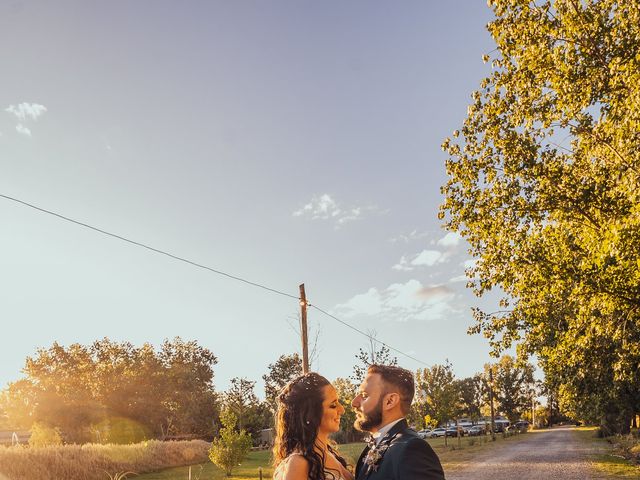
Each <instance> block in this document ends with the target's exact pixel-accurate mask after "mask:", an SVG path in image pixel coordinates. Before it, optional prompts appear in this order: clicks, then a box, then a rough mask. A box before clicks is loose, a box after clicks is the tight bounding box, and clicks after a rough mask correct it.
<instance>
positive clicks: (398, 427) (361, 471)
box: [356, 418, 409, 480]
mask: <svg viewBox="0 0 640 480" xmlns="http://www.w3.org/2000/svg"><path fill="white" fill-rule="evenodd" d="M407 428H409V425H408V423H407V420H406V419H404V418H403V419H402V420H400V421H399V422H398V423H396V424H395V425H394V426H393V427H391V429H390V430H389V431H388V432H387V433H386V434H385V436H384V437H382V438H381V439H380V442H379V443H378V445H379V446H381V445H382V444H383V443H387V442H389V444H391V443H393V437H394V436H395V435H396V434H398V433H399V432H401V431H403V430H406V429H407ZM369 450H370V448H369V446H367V447H366V448H365V449H364V450H363V451H362V453H361V454H360V458H359V459H358V463H357V465H356V480H363V479H365V478H367V477H368V476H369V474H373V475H375V472H372V470H371V469H370V468H369V465H365V463H364V459H365V457H366V456H367V453H369ZM382 462H384V456H383V457H382V459H381V460H380V464H382Z"/></svg>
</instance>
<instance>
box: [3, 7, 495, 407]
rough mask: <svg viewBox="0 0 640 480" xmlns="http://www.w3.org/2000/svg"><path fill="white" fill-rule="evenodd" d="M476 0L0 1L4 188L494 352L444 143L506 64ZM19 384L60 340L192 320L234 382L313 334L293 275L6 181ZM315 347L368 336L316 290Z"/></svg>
mask: <svg viewBox="0 0 640 480" xmlns="http://www.w3.org/2000/svg"><path fill="white" fill-rule="evenodd" d="M490 20H491V11H490V10H489V9H488V7H487V6H486V3H485V2H471V1H452V2H436V1H423V0H421V1H403V2H382V1H351V2H342V1H325V2H311V1H300V0H296V1H285V0H274V1H271V2H264V1H249V0H246V1H230V0H229V1H190V2H176V1H164V0H153V1H151V0H145V1H143V0H141V1H136V2H131V1H109V2H86V1H80V0H77V1H59V2H48V1H12V0H3V1H0V58H2V66H1V67H0V71H1V72H2V75H1V77H0V78H1V79H2V80H1V85H2V88H0V195H5V196H9V197H12V198H15V199H19V200H21V201H24V202H28V203H30V204H33V205H36V206H38V207H41V208H43V209H47V210H50V211H52V212H55V213H58V214H60V215H64V216H66V217H69V218H72V219H74V220H77V221H79V222H83V223H86V224H89V225H92V226H94V227H97V228H100V229H102V230H105V231H108V232H111V233H114V234H117V235H120V236H122V237H126V238H128V239H131V240H133V241H136V242H140V243H143V244H145V245H149V246H151V247H153V248H156V249H159V250H163V251H166V252H169V253H171V254H173V255H176V256H179V257H183V258H186V259H188V260H190V261H193V262H196V263H199V264H201V265H205V266H207V267H210V268H212V269H215V270H219V271H223V272H226V273H228V274H230V275H233V276H237V277H242V278H245V279H247V280H250V281H251V282H255V283H259V284H262V285H265V286H267V287H269V288H272V289H275V290H278V291H280V292H285V293H287V294H290V295H292V296H293V297H296V296H297V295H298V285H299V284H301V283H304V284H305V287H306V293H307V298H308V300H309V302H310V303H311V304H313V305H317V306H318V307H320V308H321V309H322V310H325V311H327V312H329V313H331V314H332V315H334V316H335V317H337V318H339V319H340V320H342V321H343V322H346V323H348V324H349V325H351V326H353V327H354V328H356V329H359V330H361V331H364V332H375V334H376V336H377V338H378V339H379V340H381V341H384V342H385V343H387V344H389V345H390V346H392V347H393V348H395V349H397V350H399V351H401V352H403V353H405V354H407V355H409V356H411V357H413V358H409V357H406V356H403V355H401V354H397V356H398V361H399V363H400V364H401V365H402V366H404V367H406V368H409V369H411V370H416V369H417V368H424V367H428V366H431V365H433V364H437V363H439V364H442V363H444V362H445V361H450V362H451V363H452V364H453V368H454V371H455V373H456V375H458V376H459V377H465V376H469V375H472V374H474V373H475V372H479V371H481V370H482V367H483V364H484V363H485V362H487V361H489V359H490V358H489V356H488V352H489V346H488V344H487V341H486V340H485V339H484V338H483V337H482V336H481V335H474V336H470V335H467V333H466V331H467V328H468V327H469V326H471V325H473V318H472V315H471V308H472V307H473V306H481V307H483V308H485V309H487V310H489V311H491V310H492V309H494V307H495V306H496V304H497V297H488V298H485V299H478V298H476V297H474V296H473V294H472V292H470V291H469V290H468V289H466V288H465V283H466V282H465V278H464V271H465V266H467V267H468V266H469V265H470V263H469V262H472V261H473V260H472V259H471V257H470V256H469V255H468V254H467V248H468V246H467V245H466V243H465V241H464V240H462V239H461V238H460V237H459V236H458V235H457V234H454V233H448V232H446V231H445V230H443V229H442V226H441V223H440V222H439V220H438V219H437V212H438V207H439V205H440V204H441V203H442V200H443V199H442V196H441V193H440V186H441V185H442V184H443V183H444V182H445V181H446V172H445V168H444V162H445V160H446V156H445V154H444V153H443V152H442V150H441V148H440V145H441V144H442V141H443V139H444V138H445V137H446V136H448V135H450V134H451V132H453V130H455V129H457V128H460V126H461V124H462V121H463V120H464V118H465V116H466V110H467V105H468V104H469V103H471V97H470V95H471V93H472V91H473V90H474V89H476V88H478V86H479V83H480V81H481V79H482V78H483V77H485V76H487V75H489V74H490V66H489V65H487V64H484V63H483V61H482V55H483V54H485V53H488V52H490V51H492V50H493V49H494V48H495V46H494V44H493V42H492V39H491V37H490V35H489V34H488V33H487V31H486V28H485V27H486V24H487V22H489V21H490ZM0 268H1V274H0V319H1V320H0V321H1V322H2V330H1V332H2V334H1V335H0V355H1V359H2V361H1V362H0V388H2V387H4V386H6V385H7V383H8V382H11V381H15V380H17V379H19V378H20V377H21V369H22V367H23V366H24V362H25V359H26V357H27V356H30V355H34V354H35V353H36V351H37V349H38V348H47V347H49V346H51V344H52V343H53V342H59V343H61V344H63V345H70V344H72V343H75V342H78V343H81V344H90V343H92V342H93V341H94V340H97V339H100V338H103V337H109V338H111V339H112V340H116V341H130V342H132V343H134V344H136V345H142V344H143V343H144V342H150V343H152V344H154V345H156V346H158V345H160V343H161V342H162V341H163V340H164V339H165V338H174V337H176V336H180V337H181V338H183V339H185V340H197V342H198V343H199V344H200V345H202V346H205V347H207V348H209V349H210V350H211V351H212V352H213V353H214V354H215V355H216V357H217V358H218V364H217V365H216V366H215V367H214V372H215V385H216V388H217V389H219V390H224V389H225V388H227V386H228V384H229V380H230V379H231V378H233V377H246V378H249V379H250V380H255V381H257V382H258V383H257V387H256V388H257V393H258V394H259V395H262V393H263V392H262V382H261V376H262V375H264V374H265V373H267V368H268V365H269V364H270V363H273V362H275V361H276V360H277V358H278V357H279V356H280V355H282V354H288V353H292V352H295V351H300V349H301V347H300V340H299V334H298V332H297V331H296V329H297V322H298V313H299V309H300V307H299V305H298V302H297V300H296V299H295V298H290V297H287V296H284V295H279V294H277V293H274V292H270V291H267V290H264V289H261V288H256V287H253V286H250V285H247V284H245V283H242V282H238V281H235V280H233V279H230V278H228V277H225V276H222V275H218V274H216V273H213V272H211V271H209V270H205V269H202V268H198V267H196V266H194V265H192V264H187V263H184V262H180V261H177V260H175V259H172V258H169V257H167V256H165V255H161V254H158V253H155V252H152V251H150V250H146V249H143V248H140V247H138V246H135V245H133V244H130V243H126V242H124V241H122V240H118V239H116V238H113V237H109V236H106V235H103V234H100V233H98V232H96V231H93V230H90V229H87V228H84V227H81V226H78V225H76V224H73V223H70V222H67V221H64V220H62V219H60V218H59V217H55V216H52V215H48V214H46V213H43V212H41V211H37V210H35V209H33V208H29V207H27V206H25V205H23V204H19V203H16V202H15V201H11V200H9V199H7V198H2V197H0ZM309 325H310V330H311V332H310V337H311V338H312V339H317V340H316V342H315V344H316V355H315V357H314V360H313V363H312V368H313V369H314V370H317V371H319V372H320V373H322V374H323V375H325V376H326V377H327V378H329V379H335V378H337V377H346V376H349V375H350V374H351V373H352V368H353V365H354V363H356V360H355V355H356V354H357V353H358V350H359V349H360V348H366V347H367V345H368V339H367V338H366V336H363V335H361V334H359V333H357V332H356V331H354V330H352V329H350V328H349V327H347V326H345V325H344V324H342V323H340V322H338V321H337V320H335V319H333V318H331V317H329V316H326V315H324V314H322V313H320V312H319V311H317V310H315V309H311V310H310V311H309Z"/></svg>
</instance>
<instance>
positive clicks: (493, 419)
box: [489, 365, 496, 442]
mask: <svg viewBox="0 0 640 480" xmlns="http://www.w3.org/2000/svg"><path fill="white" fill-rule="evenodd" d="M489 403H490V404H491V440H493V441H494V442H495V440H496V412H495V410H494V409H493V369H492V368H491V365H489Z"/></svg>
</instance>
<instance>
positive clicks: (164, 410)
mask: <svg viewBox="0 0 640 480" xmlns="http://www.w3.org/2000/svg"><path fill="white" fill-rule="evenodd" d="M216 363H217V359H216V357H215V355H214V354H213V353H212V352H211V351H209V350H208V349H206V348H203V347H201V346H199V345H198V344H197V343H196V342H195V341H191V342H185V341H183V340H181V339H180V338H175V339H173V340H171V341H169V340H166V341H164V343H162V345H161V346H160V347H159V348H158V349H157V350H156V349H155V348H154V347H153V346H151V345H150V344H148V343H145V344H144V345H142V346H141V347H136V346H134V345H132V344H131V343H129V342H114V341H111V340H109V339H108V338H105V339H103V340H99V341H96V342H94V343H93V344H92V345H90V346H84V345H80V344H73V345H70V346H69V347H66V348H65V347H63V346H61V345H59V344H58V343H54V344H53V345H52V346H51V347H50V348H48V349H41V350H38V351H37V354H36V355H35V356H33V357H28V358H27V360H26V364H25V367H24V369H23V372H24V375H25V377H24V378H23V379H21V380H18V381H16V382H13V383H11V384H9V386H8V387H7V388H6V389H5V390H4V391H3V392H2V394H1V396H0V412H2V411H3V412H4V419H2V420H0V422H2V423H5V425H6V426H10V427H12V428H27V429H28V428H31V427H32V426H33V425H34V424H40V425H43V426H47V427H50V428H53V429H56V430H57V431H59V432H60V433H61V435H62V438H63V439H64V441H65V442H67V443H85V442H99V443H104V442H116V443H127V442H130V441H135V440H139V439H143V438H166V437H168V436H172V435H178V434H180V435H185V434H186V435H192V436H206V435H211V434H212V432H213V428H214V423H213V422H214V421H215V419H216V417H217V415H218V408H219V407H218V403H219V402H218V395H217V394H216V392H215V390H214V386H213V366H214V365H215V364H216Z"/></svg>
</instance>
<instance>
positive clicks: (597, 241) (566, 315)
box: [440, 0, 640, 432]
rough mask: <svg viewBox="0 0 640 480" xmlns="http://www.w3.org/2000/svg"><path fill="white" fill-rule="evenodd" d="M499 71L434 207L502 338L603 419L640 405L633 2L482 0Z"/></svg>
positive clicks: (639, 80)
mask: <svg viewBox="0 0 640 480" xmlns="http://www.w3.org/2000/svg"><path fill="white" fill-rule="evenodd" d="M489 5H490V7H491V8H493V11H494V13H495V17H496V18H495V20H494V21H492V22H491V23H489V25H488V29H489V31H490V33H491V35H492V36H493V38H494V40H495V42H496V44H497V48H496V49H495V51H494V52H493V53H492V54H491V56H492V58H490V57H489V55H486V56H485V60H487V61H489V60H491V64H492V67H493V73H492V74H491V75H490V76H488V77H487V78H485V79H484V80H482V82H481V85H480V87H481V88H480V90H478V91H476V92H474V93H473V95H472V98H473V102H472V104H471V105H470V106H469V109H468V116H467V118H466V120H465V121H464V125H463V127H462V129H461V131H456V132H454V135H453V139H446V140H445V142H444V144H443V148H444V149H445V151H446V152H447V153H448V154H449V156H450V158H449V160H448V161H447V164H446V165H447V172H448V174H449V180H448V182H447V183H446V185H444V187H443V193H444V194H445V201H444V204H443V205H442V208H441V212H440V214H441V218H443V219H445V221H446V226H447V227H448V228H449V229H451V230H456V231H459V232H460V233H461V234H462V235H463V236H464V237H465V238H466V239H467V240H468V242H469V244H470V246H471V250H470V251H471V253H472V254H473V255H474V256H475V257H477V259H478V262H477V264H476V266H475V267H474V268H473V269H471V270H470V271H469V272H468V273H469V275H470V277H471V279H472V280H471V282H470V283H471V285H472V286H473V288H474V289H475V292H476V293H477V294H478V295H483V294H484V293H486V292H488V291H489V290H491V289H493V288H495V287H499V288H500V289H501V290H502V291H503V292H504V293H505V296H504V298H503V300H502V302H501V307H502V310H501V311H498V312H483V311H481V310H476V311H475V316H476V320H477V323H476V325H475V327H474V328H473V329H472V331H474V332H480V331H482V332H483V333H484V334H485V336H487V338H488V339H489V340H490V342H491V344H492V346H493V349H494V353H495V354H498V353H499V352H500V351H502V350H503V349H504V348H506V347H509V346H510V345H511V344H512V343H513V342H517V343H519V344H520V350H519V353H520V354H521V355H523V356H526V355H528V354H537V355H538V357H539V358H540V359H541V365H542V366H543V368H544V370H545V374H546V375H547V376H548V377H549V378H550V380H551V381H552V382H554V383H555V387H556V390H557V391H558V392H560V394H561V396H562V398H561V399H560V400H561V403H562V402H564V403H565V404H566V405H567V406H570V407H572V408H573V409H574V410H575V411H581V410H583V408H581V407H582V406H587V405H588V406H589V410H590V411H591V412H592V413H593V414H594V415H593V416H597V417H598V418H599V419H600V421H601V423H602V425H603V427H604V429H605V430H606V431H607V432H625V431H628V428H629V424H630V419H631V417H632V416H633V413H634V411H637V410H638V409H639V408H640V405H639V404H638V392H639V385H640V373H639V372H640V41H638V38H639V35H640V3H638V2H635V1H634V2H630V1H622V0H599V1H598V0H589V1H586V2H578V1H575V0H557V1H552V0H546V1H540V2H531V1H527V0H490V1H489Z"/></svg>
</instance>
